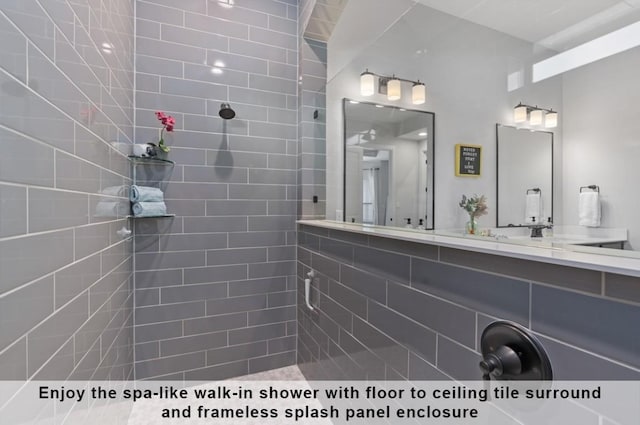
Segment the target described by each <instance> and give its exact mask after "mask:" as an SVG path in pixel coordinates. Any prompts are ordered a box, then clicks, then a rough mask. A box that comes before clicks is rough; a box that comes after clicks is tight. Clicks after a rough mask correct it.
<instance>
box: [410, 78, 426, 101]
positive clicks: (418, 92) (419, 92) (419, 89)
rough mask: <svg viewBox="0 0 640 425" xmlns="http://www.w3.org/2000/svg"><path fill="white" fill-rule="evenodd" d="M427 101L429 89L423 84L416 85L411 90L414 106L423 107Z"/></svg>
mask: <svg viewBox="0 0 640 425" xmlns="http://www.w3.org/2000/svg"><path fill="white" fill-rule="evenodd" d="M426 100H427V88H426V87H425V85H424V84H422V83H415V84H414V85H413V88H412V89H411V101H412V102H413V104H414V105H422V104H423V103H424V102H425V101H426Z"/></svg>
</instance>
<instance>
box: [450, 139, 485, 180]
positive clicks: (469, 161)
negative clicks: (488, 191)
mask: <svg viewBox="0 0 640 425" xmlns="http://www.w3.org/2000/svg"><path fill="white" fill-rule="evenodd" d="M481 163H482V146H480V145H464V144H461V143H459V144H457V145H456V164H455V169H456V176H458V177H480V171H481V170H480V165H481Z"/></svg>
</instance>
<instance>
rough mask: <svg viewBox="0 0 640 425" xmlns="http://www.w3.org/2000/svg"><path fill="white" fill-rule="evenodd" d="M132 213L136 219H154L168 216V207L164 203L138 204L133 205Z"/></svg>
mask: <svg viewBox="0 0 640 425" xmlns="http://www.w3.org/2000/svg"><path fill="white" fill-rule="evenodd" d="M131 211H132V212H133V215H134V216H136V217H153V216H158V215H167V206H166V205H165V203H164V202H136V203H134V204H132V205H131Z"/></svg>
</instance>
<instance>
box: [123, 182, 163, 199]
mask: <svg viewBox="0 0 640 425" xmlns="http://www.w3.org/2000/svg"><path fill="white" fill-rule="evenodd" d="M129 200H130V201H131V202H163V201H164V193H163V192H162V190H160V189H158V188H157V187H151V186H138V185H135V184H134V185H132V186H131V190H130V192H129Z"/></svg>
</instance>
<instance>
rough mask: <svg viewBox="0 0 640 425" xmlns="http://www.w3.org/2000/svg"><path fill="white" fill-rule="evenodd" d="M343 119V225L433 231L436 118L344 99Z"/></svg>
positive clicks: (429, 113)
mask: <svg viewBox="0 0 640 425" xmlns="http://www.w3.org/2000/svg"><path fill="white" fill-rule="evenodd" d="M343 118H344V170H345V173H344V194H343V195H344V208H345V210H344V220H345V221H348V222H353V223H365V224H374V225H380V226H396V227H405V226H406V227H408V226H409V225H410V226H411V227H414V228H418V227H419V228H425V229H433V223H434V220H433V210H434V205H433V176H434V172H433V170H434V167H433V158H434V155H433V146H434V120H435V114H433V113H432V112H426V111H418V110H409V109H404V108H397V107H394V106H388V105H380V104H375V103H366V102H356V101H353V100H349V99H344V100H343ZM408 222H409V223H408Z"/></svg>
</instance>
